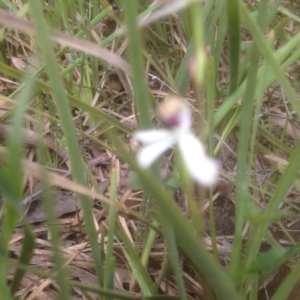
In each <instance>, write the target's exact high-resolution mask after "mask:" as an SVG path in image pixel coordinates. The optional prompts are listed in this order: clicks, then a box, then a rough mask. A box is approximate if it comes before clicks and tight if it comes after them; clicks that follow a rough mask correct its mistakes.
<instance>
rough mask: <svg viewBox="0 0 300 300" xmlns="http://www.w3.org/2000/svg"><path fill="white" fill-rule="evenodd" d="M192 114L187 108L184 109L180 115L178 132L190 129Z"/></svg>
mask: <svg viewBox="0 0 300 300" xmlns="http://www.w3.org/2000/svg"><path fill="white" fill-rule="evenodd" d="M191 124H192V113H191V111H190V109H189V108H188V107H186V108H184V109H183V110H182V112H181V113H180V125H179V128H180V130H183V131H187V130H189V129H190V128H191Z"/></svg>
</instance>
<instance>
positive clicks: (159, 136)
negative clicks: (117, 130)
mask: <svg viewBox="0 0 300 300" xmlns="http://www.w3.org/2000/svg"><path fill="white" fill-rule="evenodd" d="M171 134H172V133H171V132H170V130H167V129H150V130H140V131H137V132H135V133H134V134H133V137H135V138H136V139H137V140H138V141H140V142H142V143H145V144H150V143H153V142H157V141H160V140H164V139H166V138H168V136H170V135H171Z"/></svg>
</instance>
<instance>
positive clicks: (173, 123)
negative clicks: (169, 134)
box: [165, 115, 182, 129]
mask: <svg viewBox="0 0 300 300" xmlns="http://www.w3.org/2000/svg"><path fill="white" fill-rule="evenodd" d="M181 122H182V120H181V116H180V115H173V116H170V117H169V118H168V119H167V120H165V124H166V126H167V127H168V128H170V129H174V128H177V127H180V125H181Z"/></svg>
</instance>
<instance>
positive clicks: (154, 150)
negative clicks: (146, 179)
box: [137, 133, 175, 168]
mask: <svg viewBox="0 0 300 300" xmlns="http://www.w3.org/2000/svg"><path fill="white" fill-rule="evenodd" d="M174 143H175V137H174V136H173V135H172V134H170V133H169V134H168V135H167V136H166V137H165V139H162V140H159V141H157V142H154V143H151V144H149V145H146V146H145V147H144V148H143V149H141V150H140V152H139V153H138V156H137V158H138V163H139V165H140V166H141V167H142V168H147V167H149V166H150V165H151V164H152V163H153V162H154V161H155V159H156V158H158V157H159V156H160V155H161V154H163V153H164V152H165V151H166V150H167V149H168V148H170V147H172V146H173V145H174Z"/></svg>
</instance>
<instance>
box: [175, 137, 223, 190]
mask: <svg viewBox="0 0 300 300" xmlns="http://www.w3.org/2000/svg"><path fill="white" fill-rule="evenodd" d="M178 146H179V148H180V152H181V154H182V158H183V161H184V163H185V164H186V167H187V169H188V170H189V172H190V173H191V176H192V177H193V178H194V179H195V180H196V181H197V182H198V183H200V184H202V185H211V184H213V183H214V182H215V181H216V179H217V173H218V167H217V163H216V162H215V161H214V160H213V159H211V158H209V157H208V156H207V155H206V153H205V150H204V147H203V145H202V144H201V142H200V141H199V140H198V139H197V138H196V137H195V136H194V135H192V134H184V135H182V136H180V138H179V139H178Z"/></svg>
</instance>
